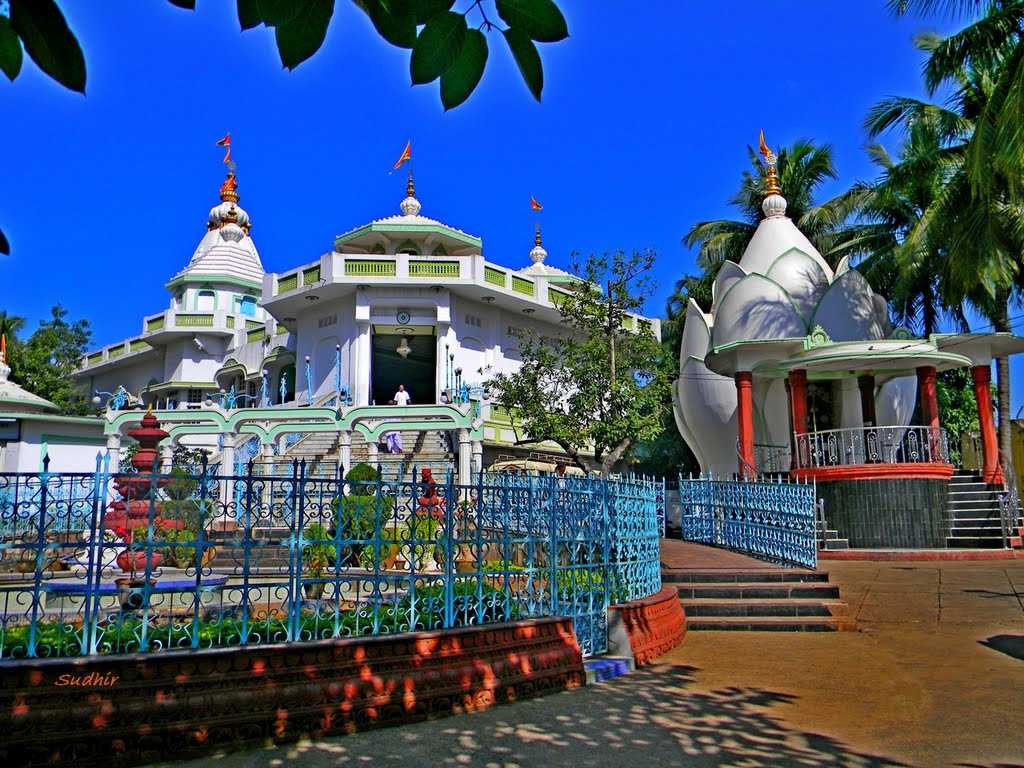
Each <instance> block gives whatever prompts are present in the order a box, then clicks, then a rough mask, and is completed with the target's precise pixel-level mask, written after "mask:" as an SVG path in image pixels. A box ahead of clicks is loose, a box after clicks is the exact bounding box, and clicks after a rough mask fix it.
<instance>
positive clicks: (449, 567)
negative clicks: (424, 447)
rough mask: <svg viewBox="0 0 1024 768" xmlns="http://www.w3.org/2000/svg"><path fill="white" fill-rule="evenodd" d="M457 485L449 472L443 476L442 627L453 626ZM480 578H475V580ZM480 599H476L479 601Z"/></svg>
mask: <svg viewBox="0 0 1024 768" xmlns="http://www.w3.org/2000/svg"><path fill="white" fill-rule="evenodd" d="M459 490H460V489H459V487H458V486H456V485H455V484H454V483H453V482H452V476H451V473H448V475H447V477H446V478H445V493H444V499H445V505H444V585H443V589H444V614H443V616H444V628H445V629H449V628H450V627H453V626H455V585H454V583H453V581H454V578H455V567H454V566H455V564H454V563H453V562H452V561H453V559H454V550H453V547H452V535H453V534H454V533H455V507H456V504H457V503H458V502H457V499H458V493H459ZM479 581H480V580H479V579H477V582H479ZM479 602H480V601H478V603H479Z"/></svg>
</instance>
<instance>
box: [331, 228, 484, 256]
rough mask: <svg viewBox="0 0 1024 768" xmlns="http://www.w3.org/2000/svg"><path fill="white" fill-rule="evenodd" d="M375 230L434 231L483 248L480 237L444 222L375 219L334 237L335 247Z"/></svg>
mask: <svg viewBox="0 0 1024 768" xmlns="http://www.w3.org/2000/svg"><path fill="white" fill-rule="evenodd" d="M373 232H381V233H388V232H425V233H433V234H436V235H444V236H445V237H449V238H451V239H452V240H457V241H459V242H460V243H465V244H466V245H472V246H475V247H477V248H483V240H481V239H480V238H479V237H474V236H473V235H469V234H466V233H465V232H460V231H458V230H457V229H452V228H451V227H446V226H445V225H443V224H392V223H390V222H387V221H375V222H372V223H370V224H364V225H363V226H361V227H359V228H358V229H353V230H350V231H348V232H345V233H343V234H340V235H338V236H337V237H336V238H334V248H335V250H338V249H340V248H341V246H343V245H344V244H345V243H349V242H351V241H353V240H358V239H359V238H360V237H363V236H365V235H369V234H371V233H373Z"/></svg>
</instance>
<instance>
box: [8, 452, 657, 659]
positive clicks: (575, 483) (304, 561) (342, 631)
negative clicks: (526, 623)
mask: <svg viewBox="0 0 1024 768" xmlns="http://www.w3.org/2000/svg"><path fill="white" fill-rule="evenodd" d="M125 477H128V476H125V475H119V474H110V473H108V472H106V471H105V468H104V464H102V463H99V460H98V464H97V468H96V471H95V472H94V473H92V474H54V473H47V472H43V473H39V474H0V658H4V659H12V658H13V659H17V658H35V657H46V656H82V655H94V654H121V653H129V652H140V651H141V652H158V651H162V650H166V649H190V648H191V649H195V648H210V647H226V646H245V645H253V644H261V643H276V642H301V641H310V640H317V639H324V638H336V637H346V636H357V635H374V634H384V633H394V632H408V631H417V630H428V629H441V628H450V627H459V626H466V625H476V624H485V623H494V622H504V621H510V620H516V619H520V618H526V617H540V616H552V615H558V616H570V617H572V619H573V621H574V625H575V628H576V632H577V636H578V638H579V642H580V644H581V647H582V648H583V651H584V653H585V654H587V655H590V654H594V653H600V652H602V651H603V650H604V649H605V648H606V647H607V609H608V606H609V605H610V604H613V603H617V602H622V601H625V600H631V599H637V598H640V597H645V596H648V595H650V594H653V593H655V592H657V591H658V589H660V586H661V580H660V579H661V577H660V564H659V549H658V548H659V537H660V530H659V517H658V509H657V504H658V493H659V490H658V488H657V487H656V485H657V483H656V481H651V480H639V479H628V480H622V481H601V480H593V479H583V478H565V479H556V478H538V477H515V478H513V477H509V476H500V477H494V478H492V477H490V476H487V475H481V476H480V477H479V479H478V481H477V482H476V483H475V484H473V485H456V484H455V483H454V482H452V480H451V479H448V480H447V481H445V482H438V483H437V484H436V485H434V484H423V483H421V482H412V481H409V482H405V481H380V480H354V481H350V480H344V479H342V478H341V476H340V475H338V474H335V475H333V476H330V477H311V476H310V475H309V473H307V471H306V466H305V464H303V463H298V462H296V463H293V464H292V471H291V473H290V474H288V475H285V476H280V475H275V476H263V475H261V474H260V473H258V472H256V471H254V469H253V465H252V464H249V465H248V466H247V467H246V471H245V472H244V473H240V474H235V475H214V474H211V473H210V472H209V471H205V470H201V471H199V472H196V473H195V474H189V473H188V472H182V471H181V470H180V469H179V470H177V471H175V472H172V473H171V474H169V475H161V474H152V475H138V474H136V475H133V476H131V477H134V478H136V479H138V478H148V480H149V482H148V485H145V484H144V485H142V486H140V487H142V488H143V489H144V491H143V492H142V498H139V499H135V500H129V503H128V510H129V513H125V512H124V511H121V512H118V511H117V507H116V506H112V502H115V503H116V502H117V501H118V500H119V494H118V492H117V491H115V488H117V487H124V484H125ZM135 482H137V480H136V481H135ZM140 515H141V517H140Z"/></svg>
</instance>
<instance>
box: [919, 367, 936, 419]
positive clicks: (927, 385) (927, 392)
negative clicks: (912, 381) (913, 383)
mask: <svg viewBox="0 0 1024 768" xmlns="http://www.w3.org/2000/svg"><path fill="white" fill-rule="evenodd" d="M917 387H918V393H919V394H918V397H920V398H921V423H922V424H923V425H924V426H926V427H932V428H933V429H938V427H939V400H938V396H937V395H936V391H935V366H932V365H922V366H921V367H920V368H918V369H917Z"/></svg>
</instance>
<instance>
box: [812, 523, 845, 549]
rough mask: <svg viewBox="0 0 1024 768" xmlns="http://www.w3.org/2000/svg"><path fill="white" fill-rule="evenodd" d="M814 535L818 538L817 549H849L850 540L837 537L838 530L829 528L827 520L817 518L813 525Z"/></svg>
mask: <svg viewBox="0 0 1024 768" xmlns="http://www.w3.org/2000/svg"><path fill="white" fill-rule="evenodd" d="M815 535H816V537H817V539H818V549H828V550H834V549H849V548H850V540H849V539H843V538H840V537H839V531H837V530H836V529H835V528H829V527H828V522H827V521H825V520H821V519H819V520H818V522H817V523H816V525H815Z"/></svg>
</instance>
